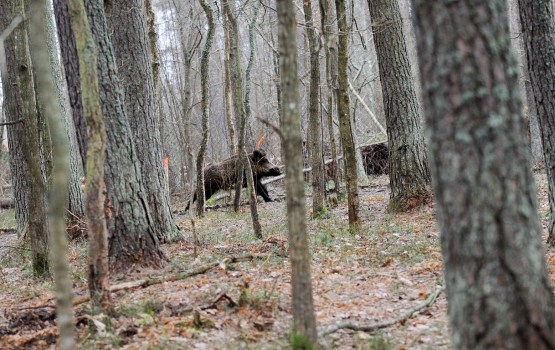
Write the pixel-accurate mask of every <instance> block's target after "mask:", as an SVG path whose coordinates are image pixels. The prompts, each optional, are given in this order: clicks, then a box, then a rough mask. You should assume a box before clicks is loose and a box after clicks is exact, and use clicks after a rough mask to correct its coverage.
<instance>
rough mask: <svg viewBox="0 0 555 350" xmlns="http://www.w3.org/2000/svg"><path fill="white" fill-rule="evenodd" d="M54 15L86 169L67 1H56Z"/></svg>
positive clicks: (73, 38)
mask: <svg viewBox="0 0 555 350" xmlns="http://www.w3.org/2000/svg"><path fill="white" fill-rule="evenodd" d="M54 13H55V15H56V28H57V31H58V41H59V43H60V50H61V57H62V62H63V66H64V71H65V79H66V82H67V89H68V95H69V104H70V106H71V112H72V116H73V123H74V125H75V133H76V138H77V143H78V145H79V154H80V156H81V164H83V167H84V166H85V164H87V128H86V124H85V116H84V115H83V102H82V100H81V88H80V86H81V85H80V84H81V83H80V77H79V59H78V58H77V47H76V45H75V35H74V34H73V29H72V27H71V20H70V17H69V10H68V5H67V0H54ZM83 170H85V169H83Z"/></svg>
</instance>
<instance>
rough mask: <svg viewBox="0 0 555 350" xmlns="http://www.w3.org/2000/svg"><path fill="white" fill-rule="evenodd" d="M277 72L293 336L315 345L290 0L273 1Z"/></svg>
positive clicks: (295, 46) (295, 56)
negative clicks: (275, 20) (278, 70)
mask: <svg viewBox="0 0 555 350" xmlns="http://www.w3.org/2000/svg"><path fill="white" fill-rule="evenodd" d="M276 7H277V14H278V42H279V58H280V72H281V97H282V111H281V112H282V115H281V116H282V120H281V131H282V133H283V139H282V150H283V156H284V160H285V190H286V194H287V196H286V198H287V226H288V229H289V260H290V263H291V288H292V293H291V298H292V310H293V331H292V333H293V336H294V337H302V338H304V339H305V340H306V341H307V342H309V343H311V344H313V345H316V344H317V341H318V338H317V337H318V335H317V333H316V317H315V315H314V304H313V299H312V280H311V277H310V250H309V247H308V238H307V234H306V219H305V197H304V182H303V173H302V168H303V159H302V152H300V150H301V149H302V136H301V117H300V112H299V109H300V108H299V90H298V89H299V78H298V75H297V39H296V35H297V28H296V27H297V21H296V20H295V10H294V9H295V7H294V6H293V2H292V1H291V0H283V1H278V2H277V3H276Z"/></svg>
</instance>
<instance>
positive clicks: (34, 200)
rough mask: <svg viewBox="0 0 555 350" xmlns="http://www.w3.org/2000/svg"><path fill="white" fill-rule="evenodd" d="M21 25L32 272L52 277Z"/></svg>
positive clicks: (18, 40) (21, 9)
mask: <svg viewBox="0 0 555 350" xmlns="http://www.w3.org/2000/svg"><path fill="white" fill-rule="evenodd" d="M15 12H16V14H18V15H24V14H25V6H24V2H23V1H22V0H21V1H19V3H17V4H16V7H15ZM25 27H26V26H25V25H22V26H20V27H18V29H16V30H15V31H14V36H15V55H16V57H18V67H19V68H18V69H17V76H16V83H17V85H18V86H19V88H20V92H21V93H20V95H19V97H21V101H19V104H20V106H21V109H22V112H23V116H24V117H25V130H24V132H23V154H24V155H25V161H26V162H27V169H28V171H29V173H28V174H27V181H28V182H27V186H29V193H28V198H27V199H28V202H27V204H28V206H29V209H28V210H29V216H28V220H27V224H28V229H29V231H28V233H29V241H30V243H31V250H32V253H31V255H32V259H33V261H32V264H33V273H34V274H35V275H36V276H44V275H47V274H49V271H48V226H47V222H46V183H45V179H44V178H43V174H42V172H41V150H40V135H39V124H38V122H39V116H38V109H37V101H36V100H35V98H36V93H35V82H34V79H33V72H32V70H31V67H32V64H31V59H30V53H29V43H28V33H27V32H26V30H25V29H26V28H25Z"/></svg>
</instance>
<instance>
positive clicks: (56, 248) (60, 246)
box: [29, 0, 76, 350]
mask: <svg viewBox="0 0 555 350" xmlns="http://www.w3.org/2000/svg"><path fill="white" fill-rule="evenodd" d="M50 6H51V3H50V1H47V0H33V1H31V4H30V8H29V10H30V12H31V13H36V14H41V13H42V15H35V16H32V17H31V21H30V22H29V37H30V39H31V40H30V49H31V57H32V61H33V69H34V71H35V77H36V79H37V90H38V96H39V98H40V103H41V106H42V110H43V112H44V117H45V119H46V121H47V122H48V129H49V131H50V137H51V138H52V160H53V168H52V174H51V178H52V183H51V188H50V193H49V210H48V217H49V224H50V225H49V226H50V232H51V237H50V238H51V239H50V249H51V254H50V258H51V262H52V272H53V275H54V282H55V289H56V324H57V326H58V331H59V337H58V348H59V349H62V350H70V349H74V348H75V345H76V343H75V332H74V330H73V303H72V301H73V293H72V290H71V287H72V283H71V277H70V274H69V262H68V258H67V234H66V225H65V208H66V203H67V195H68V193H69V191H68V184H69V154H68V147H67V133H66V132H65V130H64V127H63V123H62V119H63V116H62V109H61V106H60V104H59V93H58V89H57V87H56V84H55V76H54V72H55V71H56V70H57V71H59V70H60V67H54V66H53V65H52V64H56V65H57V64H58V63H57V62H52V61H51V59H50V58H51V55H50V52H49V51H50V50H49V47H48V43H53V42H55V40H56V39H55V38H54V36H55V32H54V31H52V30H51V31H48V30H47V26H51V23H52V21H53V19H54V18H53V17H52V15H53V13H52V12H51V11H49V8H50ZM47 14H48V15H47ZM49 36H50V37H49Z"/></svg>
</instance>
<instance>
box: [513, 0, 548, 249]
mask: <svg viewBox="0 0 555 350" xmlns="http://www.w3.org/2000/svg"><path fill="white" fill-rule="evenodd" d="M518 5H519V12H520V19H521V22H522V24H523V25H522V33H523V34H524V44H525V47H526V61H527V62H528V67H527V68H528V72H529V73H530V82H531V86H532V92H533V96H534V101H535V106H536V108H537V112H538V119H539V122H540V130H541V134H542V141H543V142H542V144H543V153H544V158H545V169H546V173H547V183H548V186H549V195H548V196H549V207H550V220H549V226H548V233H549V237H548V242H549V244H550V246H552V247H553V246H555V178H554V176H555V96H554V95H553V84H555V41H554V40H555V37H554V36H553V31H554V30H555V25H554V24H553V20H554V18H553V14H552V13H551V6H550V0H537V1H528V0H518Z"/></svg>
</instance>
